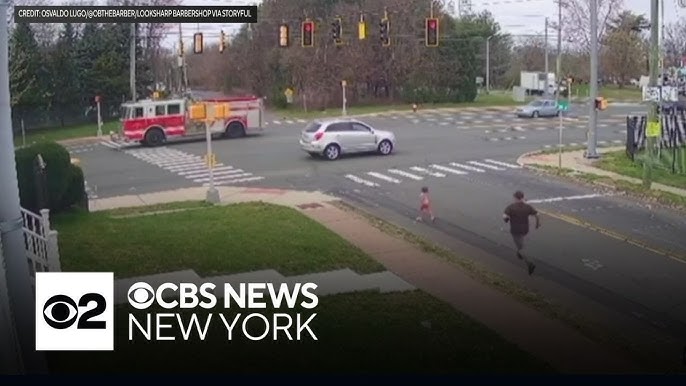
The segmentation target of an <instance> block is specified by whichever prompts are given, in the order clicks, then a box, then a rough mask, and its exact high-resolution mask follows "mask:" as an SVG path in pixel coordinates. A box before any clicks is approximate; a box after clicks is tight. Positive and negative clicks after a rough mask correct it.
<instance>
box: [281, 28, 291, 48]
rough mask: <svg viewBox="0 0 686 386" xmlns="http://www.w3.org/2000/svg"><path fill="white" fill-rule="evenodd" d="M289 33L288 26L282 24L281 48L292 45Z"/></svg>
mask: <svg viewBox="0 0 686 386" xmlns="http://www.w3.org/2000/svg"><path fill="white" fill-rule="evenodd" d="M288 32H289V31H288V24H281V27H279V47H288V46H289V45H290V44H289V43H290V42H289V36H288Z"/></svg>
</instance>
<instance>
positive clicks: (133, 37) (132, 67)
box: [98, 23, 136, 122]
mask: <svg viewBox="0 0 686 386" xmlns="http://www.w3.org/2000/svg"><path fill="white" fill-rule="evenodd" d="M129 49H130V50H131V51H130V53H129V62H130V63H129V65H130V69H129V83H130V87H131V100H132V101H134V102H135V101H136V23H131V42H130V44H129ZM98 107H100V104H98ZM98 122H100V118H98Z"/></svg>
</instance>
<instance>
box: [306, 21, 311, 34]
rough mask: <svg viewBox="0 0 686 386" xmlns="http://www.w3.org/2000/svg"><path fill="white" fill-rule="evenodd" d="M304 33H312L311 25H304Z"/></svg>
mask: <svg viewBox="0 0 686 386" xmlns="http://www.w3.org/2000/svg"><path fill="white" fill-rule="evenodd" d="M305 31H307V32H310V31H312V23H305Z"/></svg>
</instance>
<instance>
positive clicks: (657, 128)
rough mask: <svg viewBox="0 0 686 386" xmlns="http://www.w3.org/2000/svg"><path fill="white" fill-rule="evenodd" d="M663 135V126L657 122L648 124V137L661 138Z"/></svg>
mask: <svg viewBox="0 0 686 386" xmlns="http://www.w3.org/2000/svg"><path fill="white" fill-rule="evenodd" d="M661 134H662V124H661V123H660V122H659V121H657V122H648V124H647V125H646V137H659V136H660V135H661Z"/></svg>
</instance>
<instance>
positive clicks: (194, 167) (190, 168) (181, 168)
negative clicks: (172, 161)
mask: <svg viewBox="0 0 686 386" xmlns="http://www.w3.org/2000/svg"><path fill="white" fill-rule="evenodd" d="M214 166H215V167H222V166H224V164H222V163H218V164H216V165H214ZM164 169H165V170H169V171H170V172H174V173H178V172H191V173H193V171H194V170H198V169H207V165H206V164H205V163H204V162H197V163H195V164H190V165H179V166H168V167H166V168H164Z"/></svg>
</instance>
